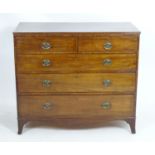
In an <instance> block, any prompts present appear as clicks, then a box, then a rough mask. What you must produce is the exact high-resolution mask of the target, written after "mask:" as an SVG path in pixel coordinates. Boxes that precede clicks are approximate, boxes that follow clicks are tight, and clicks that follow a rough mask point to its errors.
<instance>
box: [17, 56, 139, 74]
mask: <svg viewBox="0 0 155 155" xmlns="http://www.w3.org/2000/svg"><path fill="white" fill-rule="evenodd" d="M16 59H17V61H16V65H17V66H16V68H17V73H69V72H135V70H136V55H135V54H78V55H76V54H50V55H17V57H16Z"/></svg>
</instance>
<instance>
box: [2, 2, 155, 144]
mask: <svg viewBox="0 0 155 155" xmlns="http://www.w3.org/2000/svg"><path fill="white" fill-rule="evenodd" d="M153 2H154V1H153V0H147V1H146V0H143V1H142V0H126V1H125V0H106V1H105V0H92V1H91V0H85V1H84V0H77V1H75V0H56V1H53V0H44V1H36V0H33V1H32V0H26V1H25V2H24V1H22V0H20V1H19V0H14V1H9V0H5V1H0V12H2V13H1V14H0V141H61V142H63V141H65V142H71V141H75V142H77V141H80V142H82V141H86V142H94V141H96V142H124V143H131V142H132V143H133V142H134V144H135V142H136V143H139V144H141V142H153V143H154V142H155V112H154V109H155V97H154V96H155V91H154V88H155V81H154V79H155V71H154V66H155V59H154V56H155V54H154V53H155V45H154V40H155V39H154V38H155V21H154V20H155V18H154V17H155V9H154V6H155V5H154V3H153ZM4 13H5V14H4ZM20 21H33V22H34V21H41V22H44V21H46V22H54V21H57V22H58V21H60V22H64V21H65V22H67V21H68V22H74V21H75V22H87V21H92V22H93V21H94V22H95V21H102V22H103V21H105V22H108V21H112V22H114V21H117V22H119V21H120V22H121V21H130V22H132V23H134V24H135V25H136V26H137V27H138V28H139V30H140V31H141V40H140V60H139V85H138V100H137V134H136V135H132V134H130V130H129V128H128V125H127V124H125V123H121V126H120V125H117V126H115V124H113V123H112V124H109V125H108V126H104V127H99V128H91V129H82V130H75V129H74V130H65V129H59V128H58V129H57V128H52V126H50V127H47V126H46V125H45V126H42V125H41V126H39V125H35V126H27V127H25V128H24V132H23V134H22V135H21V136H19V135H17V121H16V118H17V116H16V98H15V96H16V94H15V75H14V54H13V52H14V51H13V38H12V32H13V31H14V29H15V27H16V25H17V24H18V23H19V22H20Z"/></svg>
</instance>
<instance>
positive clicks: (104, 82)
mask: <svg viewBox="0 0 155 155" xmlns="http://www.w3.org/2000/svg"><path fill="white" fill-rule="evenodd" d="M103 85H104V86H105V87H109V86H110V85H111V80H109V79H107V80H103Z"/></svg>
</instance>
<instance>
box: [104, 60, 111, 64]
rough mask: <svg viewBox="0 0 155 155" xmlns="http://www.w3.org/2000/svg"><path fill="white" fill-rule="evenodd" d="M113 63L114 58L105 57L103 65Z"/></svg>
mask: <svg viewBox="0 0 155 155" xmlns="http://www.w3.org/2000/svg"><path fill="white" fill-rule="evenodd" d="M111 64H112V60H111V59H104V60H103V65H111Z"/></svg>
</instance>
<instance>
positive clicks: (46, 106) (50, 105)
mask: <svg viewBox="0 0 155 155" xmlns="http://www.w3.org/2000/svg"><path fill="white" fill-rule="evenodd" d="M42 108H43V109H44V110H50V109H51V108H52V104H51V103H45V104H43V105H42Z"/></svg>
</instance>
